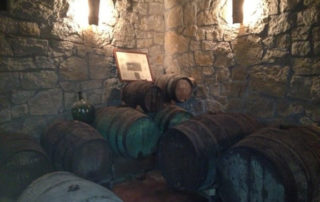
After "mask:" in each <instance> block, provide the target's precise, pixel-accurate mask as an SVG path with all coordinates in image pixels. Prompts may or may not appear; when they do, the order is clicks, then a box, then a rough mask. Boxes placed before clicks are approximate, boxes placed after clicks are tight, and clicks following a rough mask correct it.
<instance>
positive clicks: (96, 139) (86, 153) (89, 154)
mask: <svg viewBox="0 0 320 202" xmlns="http://www.w3.org/2000/svg"><path fill="white" fill-rule="evenodd" d="M41 143H42V145H43V147H44V148H45V149H46V151H47V153H48V155H49V157H50V159H51V161H52V162H53V165H54V166H55V168H56V169H57V170H66V171H70V172H74V173H76V174H77V175H79V176H81V177H84V178H87V179H90V180H92V181H95V182H100V181H104V180H106V179H108V178H109V175H110V173H111V167H112V164H111V162H112V161H111V159H112V157H111V155H112V154H111V149H110V148H109V146H108V143H107V142H106V141H105V140H104V139H103V137H102V136H101V134H100V133H99V132H98V131H97V130H96V129H94V128H93V127H91V126H89V125H88V124H86V123H83V122H80V121H61V122H57V123H55V124H53V125H51V126H50V127H49V128H48V130H47V132H46V133H44V134H43V136H42V138H41Z"/></svg>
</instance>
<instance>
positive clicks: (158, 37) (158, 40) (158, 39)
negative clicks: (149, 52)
mask: <svg viewBox="0 0 320 202" xmlns="http://www.w3.org/2000/svg"><path fill="white" fill-rule="evenodd" d="M153 43H154V44H156V45H163V44H164V33H158V32H155V33H154V35H153Z"/></svg>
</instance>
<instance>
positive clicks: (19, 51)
mask: <svg viewBox="0 0 320 202" xmlns="http://www.w3.org/2000/svg"><path fill="white" fill-rule="evenodd" d="M9 43H10V44H11V46H12V49H13V52H14V54H15V56H32V55H38V56H43V55H48V41H47V40H44V39H34V38H22V37H18V38H12V39H10V40H9Z"/></svg>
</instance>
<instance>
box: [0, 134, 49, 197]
mask: <svg viewBox="0 0 320 202" xmlns="http://www.w3.org/2000/svg"><path fill="white" fill-rule="evenodd" d="M51 171H52V166H51V163H50V161H49V159H48V157H47V155H46V153H45V152H44V151H43V149H42V148H41V146H40V144H39V143H38V142H36V140H34V139H33V138H31V137H29V136H27V135H24V134H12V133H5V132H1V133H0V197H8V198H16V197H17V196H18V195H19V194H20V193H21V192H22V191H23V189H25V188H26V187H27V186H28V184H29V183H31V182H32V181H33V180H35V179H36V178H38V177H40V176H41V175H43V174H45V173H48V172H51Z"/></svg>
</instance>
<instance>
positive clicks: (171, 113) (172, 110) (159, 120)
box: [154, 105, 193, 133]
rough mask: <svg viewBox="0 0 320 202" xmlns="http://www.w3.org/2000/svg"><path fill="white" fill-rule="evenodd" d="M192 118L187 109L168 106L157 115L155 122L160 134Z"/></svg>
mask: <svg viewBox="0 0 320 202" xmlns="http://www.w3.org/2000/svg"><path fill="white" fill-rule="evenodd" d="M191 117H193V115H192V114H191V113H189V112H187V111H186V110H185V109H183V108H181V107H178V106H176V105H167V106H165V107H164V108H163V109H162V110H161V111H159V112H157V113H156V114H155V116H154V121H155V122H156V124H157V125H158V127H159V129H160V132H161V133H163V132H164V131H166V130H167V129H168V128H170V127H172V126H175V125H177V124H179V123H182V122H183V121H186V120H189V119H190V118H191Z"/></svg>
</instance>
